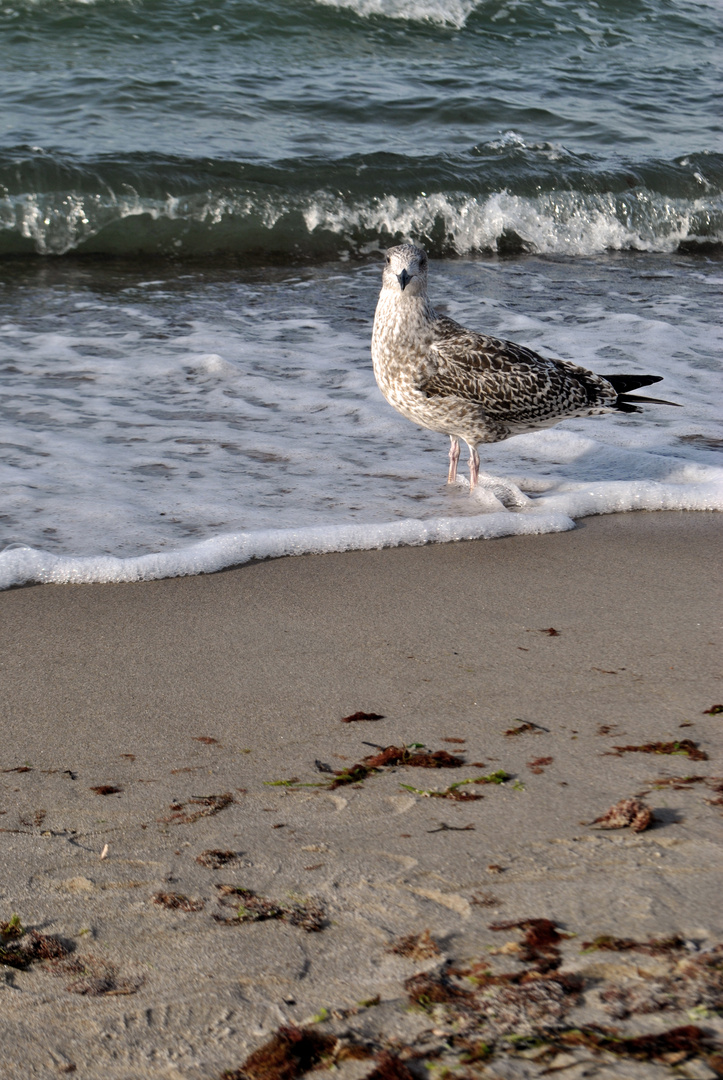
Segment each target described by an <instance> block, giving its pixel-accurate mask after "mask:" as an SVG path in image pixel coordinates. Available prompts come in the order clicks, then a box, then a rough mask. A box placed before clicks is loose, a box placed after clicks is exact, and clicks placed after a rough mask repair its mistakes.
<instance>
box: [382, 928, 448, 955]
mask: <svg viewBox="0 0 723 1080" xmlns="http://www.w3.org/2000/svg"><path fill="white" fill-rule="evenodd" d="M385 952H388V953H396V954H397V956H405V957H406V958H407V959H409V960H429V959H430V958H431V957H432V956H439V953H440V948H439V945H438V944H437V942H436V941H435V940H434V938H433V937H432V936H431V934H430V933H429V930H423V931H422V933H421V934H406V935H405V936H404V937H400V938H397V940H396V941H392V942H391V944H389V945H387V947H386V949H385Z"/></svg>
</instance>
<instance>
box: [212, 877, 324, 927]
mask: <svg viewBox="0 0 723 1080" xmlns="http://www.w3.org/2000/svg"><path fill="white" fill-rule="evenodd" d="M216 888H217V889H218V892H219V896H218V902H219V904H221V905H223V906H226V907H228V906H234V907H236V914H235V915H233V916H231V917H230V918H229V917H227V916H225V915H222V914H219V913H215V914H214V916H213V917H214V919H215V920H216V922H220V923H224V924H225V925H226V926H232V925H238V924H239V923H245V922H265V921H266V920H268V919H280V920H281V921H282V922H288V923H291V925H292V926H299V927H301V929H302V930H306V931H307V933H315V932H317V931H319V930H323V929H324V924H325V919H326V915H325V912H324V909H323V908H322V907H321V906H320V905H319V904H317V903H315V902H314V901H312V900H307V901H304V902H297V903H293V904H278V903H276V902H275V901H274V900H269V899H267V898H266V897H265V896H258V895H257V894H256V893H255V892H254V891H253V889H244V888H242V887H241V886H239V885H217V886H216Z"/></svg>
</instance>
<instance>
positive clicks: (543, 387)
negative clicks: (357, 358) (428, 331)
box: [419, 330, 615, 419]
mask: <svg viewBox="0 0 723 1080" xmlns="http://www.w3.org/2000/svg"><path fill="white" fill-rule="evenodd" d="M429 360H430V364H429V368H428V370H429V369H431V368H436V370H435V371H434V372H433V373H432V372H431V371H429V374H426V375H425V376H424V377H423V378H422V379H421V381H420V385H419V389H420V390H422V391H423V392H424V393H426V394H427V395H428V396H430V397H433V396H438V395H439V396H453V397H457V398H463V399H465V400H468V401H474V402H477V403H479V404H480V405H481V406H482V407H483V408H484V410H485V412H486V413H487V414H488V415H490V416H496V417H499V418H500V419H503V418H512V417H514V416H515V415H517V414H530V413H532V414H534V415H535V416H538V417H544V416H547V415H550V416H551V415H555V414H563V415H564V414H565V413H567V412H574V411H575V410H577V409H582V408H586V407H588V406H590V405H594V404H600V405H605V404H607V400H606V399H607V398H608V397H610V389H611V388H609V387H608V384H607V383H606V382H605V380H603V379H600V378H599V377H598V376H596V375H593V373H592V372H589V371H586V370H585V369H584V368H580V367H577V366H576V365H575V364H571V363H568V362H567V361H565V360H547V359H545V358H544V357H542V356H538V355H537V353H534V352H532V350H530V349H525V348H524V347H523V346H521V345H516V344H514V343H513V342H511V341H500V340H498V339H497V338H492V337H487V336H486V335H484V334H474V333H471V332H470V331H465V330H461V331H460V332H457V333H448V334H446V335H445V336H443V337H441V338H438V339H437V340H436V341H435V342H434V343H433V344H432V346H431V348H430V351H429ZM614 397H615V394H614V393H612V398H613V399H614Z"/></svg>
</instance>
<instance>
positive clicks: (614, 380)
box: [603, 375, 663, 394]
mask: <svg viewBox="0 0 723 1080" xmlns="http://www.w3.org/2000/svg"><path fill="white" fill-rule="evenodd" d="M603 379H606V380H607V382H609V383H610V385H611V386H612V388H613V390H617V392H618V393H619V394H629V393H630V391H631V390H638V389H639V388H640V387H641V386H652V384H653V383H656V382H662V381H663V376H662V375H603Z"/></svg>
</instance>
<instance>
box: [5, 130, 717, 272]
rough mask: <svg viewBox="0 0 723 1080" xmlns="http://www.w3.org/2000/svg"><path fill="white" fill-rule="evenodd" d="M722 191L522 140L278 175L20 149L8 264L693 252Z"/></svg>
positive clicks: (710, 231)
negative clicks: (74, 256)
mask: <svg viewBox="0 0 723 1080" xmlns="http://www.w3.org/2000/svg"><path fill="white" fill-rule="evenodd" d="M722 193H723V159H721V156H720V155H714V154H700V155H697V156H696V157H695V158H692V157H691V158H679V159H677V160H676V161H674V162H644V163H642V164H635V163H632V164H627V163H621V164H620V167H619V168H618V169H617V170H615V171H612V170H610V169H603V168H602V167H601V166H599V164H598V163H596V162H595V160H593V159H592V158H590V157H587V158H585V157H582V156H579V155H575V154H572V153H570V152H568V151H566V150H565V149H564V148H563V147H556V146H553V145H550V144H539V145H533V146H526V145H525V144H524V143H522V141H521V140H519V139H517V138H516V137H514V136H513V135H508V136H505V137H503V138H502V139H500V140H498V141H496V142H491V143H488V144H485V145H483V146H481V147H473V148H472V149H471V150H470V151H469V152H467V153H465V154H462V155H459V156H458V157H456V158H451V157H446V158H441V159H437V158H435V159H423V160H410V159H406V158H404V157H402V156H400V155H393V154H371V155H355V156H352V157H349V158H345V159H340V160H337V161H333V162H329V161H328V160H327V161H321V160H315V159H298V160H287V161H282V162H277V163H271V164H260V163H248V162H233V161H223V160H208V159H207V160H197V159H188V160H185V159H170V158H153V157H151V156H150V155H144V154H136V155H130V156H129V157H127V158H126V159H124V160H121V161H117V160H114V159H112V158H98V159H96V160H93V161H78V160H75V159H72V158H70V157H68V156H65V157H61V156H59V155H53V154H52V153H49V152H46V151H42V150H40V149H38V148H32V149H30V148H22V147H21V148H18V149H16V150H14V151H11V152H6V153H5V155H4V159H3V160H0V256H2V255H17V254H32V253H34V254H38V255H56V256H57V255H65V254H68V253H71V252H72V253H78V254H101V255H115V256H134V255H144V256H148V255H161V256H174V257H177V258H199V257H204V256H208V255H211V254H214V255H216V254H219V253H225V254H228V255H239V256H243V257H245V258H251V259H253V258H254V257H258V258H261V259H263V260H267V259H268V258H272V259H273V258H277V259H286V260H288V259H296V260H298V259H311V260H319V259H327V258H340V257H341V258H343V257H350V256H360V255H364V254H368V253H369V252H372V251H375V250H378V249H379V248H382V247H385V246H387V245H388V244H390V243H395V242H399V241H400V240H402V239H405V238H414V239H416V240H417V241H421V242H423V243H424V244H426V246H427V247H428V249H429V250H430V252H431V253H432V254H434V255H437V256H443V255H454V254H458V255H462V254H468V253H472V252H490V251H491V252H498V253H501V254H515V253H522V252H539V253H549V254H563V255H591V254H595V253H598V252H603V251H606V250H617V251H620V250H626V249H630V250H641V251H651V252H652V251H657V252H671V251H675V250H677V249H679V248H680V247H681V246H682V247H683V248H688V249H692V250H694V249H695V248H696V247H700V246H705V247H706V248H709V247H710V246H711V245H719V244H721V243H723V194H722Z"/></svg>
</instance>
